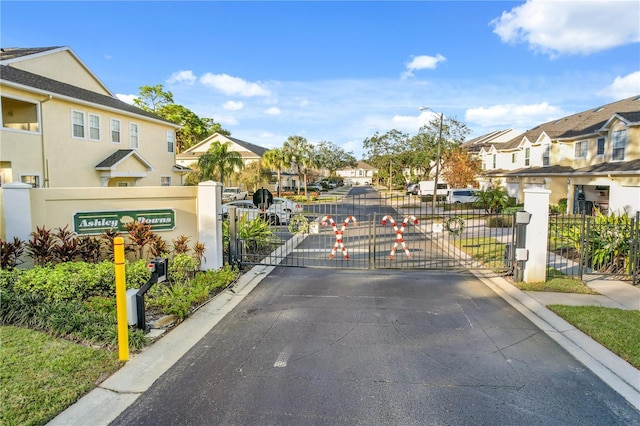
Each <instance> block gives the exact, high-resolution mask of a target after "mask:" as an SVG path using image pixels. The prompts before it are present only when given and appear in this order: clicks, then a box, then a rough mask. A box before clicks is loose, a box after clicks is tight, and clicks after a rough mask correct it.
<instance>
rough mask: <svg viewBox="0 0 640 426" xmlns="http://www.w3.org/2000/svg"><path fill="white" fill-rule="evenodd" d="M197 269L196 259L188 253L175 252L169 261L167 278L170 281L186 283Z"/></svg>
mask: <svg viewBox="0 0 640 426" xmlns="http://www.w3.org/2000/svg"><path fill="white" fill-rule="evenodd" d="M197 270H198V260H197V259H194V258H193V257H192V256H190V255H188V254H184V253H181V254H176V255H175V256H174V257H173V259H172V260H171V262H170V263H169V274H168V278H169V280H170V281H171V282H172V283H176V284H178V283H186V282H188V281H189V280H190V279H191V278H193V276H194V275H195V273H196V271H197Z"/></svg>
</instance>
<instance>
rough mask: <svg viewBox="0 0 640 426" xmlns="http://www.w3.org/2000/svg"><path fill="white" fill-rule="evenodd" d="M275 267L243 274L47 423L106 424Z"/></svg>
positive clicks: (65, 425)
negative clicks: (229, 287)
mask: <svg viewBox="0 0 640 426" xmlns="http://www.w3.org/2000/svg"><path fill="white" fill-rule="evenodd" d="M274 268H275V266H262V265H259V266H256V267H254V268H253V269H251V270H250V271H249V272H247V273H246V274H244V275H242V276H241V277H240V279H239V280H238V282H237V283H236V284H235V285H234V286H233V291H231V289H227V290H225V291H223V292H222V293H220V294H218V295H217V296H216V297H215V298H214V299H212V300H211V302H209V303H208V304H206V305H205V306H203V307H202V308H200V309H199V310H198V311H197V312H196V313H195V314H193V315H192V316H191V317H189V318H187V319H186V320H185V321H184V322H183V323H181V324H180V325H178V326H177V327H176V328H175V329H174V330H172V331H171V332H169V333H167V334H166V335H165V336H164V337H163V338H162V339H160V340H159V341H157V342H156V343H154V344H153V345H151V346H149V347H148V348H146V349H145V350H143V351H142V352H141V353H139V354H137V355H135V357H133V358H132V359H131V360H130V361H128V362H127V364H126V365H125V366H124V367H122V368H121V369H120V370H118V371H117V372H115V373H114V374H113V375H111V376H110V377H109V378H108V379H106V380H105V381H104V382H102V383H101V384H100V385H99V386H98V387H97V388H95V389H93V390H92V391H91V392H89V393H88V394H86V395H85V396H83V397H82V398H80V399H79V400H78V401H77V402H76V403H75V404H73V405H72V406H70V407H69V408H67V409H66V410H65V411H63V412H62V413H60V414H59V415H58V416H57V417H56V418H54V419H53V420H52V421H51V422H49V423H48V424H49V425H56V426H57V425H60V426H74V425H78V426H85V425H87V424H89V423H90V424H92V425H96V426H98V425H105V426H106V425H108V424H109V423H110V422H112V421H113V420H115V419H116V417H118V415H120V413H122V412H123V411H124V410H125V409H126V408H127V407H129V406H130V405H131V404H133V402H134V401H135V400H136V399H137V398H138V397H139V396H140V395H141V394H143V393H144V392H145V391H146V390H147V389H149V387H150V386H151V385H152V384H153V383H154V382H155V381H156V380H157V379H158V378H159V377H160V376H161V375H162V374H164V373H165V371H167V370H168V369H169V368H170V367H171V366H172V365H173V364H174V363H176V362H177V361H178V360H179V359H180V358H181V357H182V356H183V355H184V354H185V353H187V351H188V350H189V349H191V348H192V347H193V346H194V345H195V344H196V343H197V342H198V341H199V340H200V339H201V338H202V337H204V335H205V334H206V333H207V332H209V330H211V329H212V328H213V327H214V326H215V325H216V324H217V323H218V322H220V320H221V319H222V318H224V317H225V316H226V315H227V314H228V313H229V312H231V310H233V308H235V307H236V306H237V305H238V304H239V303H240V302H241V301H242V299H244V298H245V296H247V295H248V294H249V293H250V292H251V291H252V290H253V289H254V288H255V287H256V286H257V285H258V283H259V282H260V281H262V280H263V279H264V278H265V277H266V276H267V275H269V273H270V272H271V271H272V270H273V269H274Z"/></svg>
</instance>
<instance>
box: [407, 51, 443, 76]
mask: <svg viewBox="0 0 640 426" xmlns="http://www.w3.org/2000/svg"><path fill="white" fill-rule="evenodd" d="M446 60H447V58H445V57H444V56H442V55H441V54H439V53H438V54H437V55H436V56H428V55H420V56H413V57H412V59H411V61H409V62H408V63H407V65H406V67H407V70H406V71H405V72H403V73H402V78H403V79H406V78H408V77H413V71H415V70H423V69H430V70H433V69H436V67H437V66H438V63H440V62H444V61H446Z"/></svg>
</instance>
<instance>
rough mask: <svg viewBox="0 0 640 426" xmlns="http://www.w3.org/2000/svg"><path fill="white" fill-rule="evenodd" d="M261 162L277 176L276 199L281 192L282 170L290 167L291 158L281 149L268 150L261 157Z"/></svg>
mask: <svg viewBox="0 0 640 426" xmlns="http://www.w3.org/2000/svg"><path fill="white" fill-rule="evenodd" d="M262 162H263V164H264V165H265V167H269V168H271V169H275V170H276V173H277V175H278V180H277V182H278V183H277V188H276V190H277V192H278V197H279V196H280V191H281V190H282V188H280V187H281V185H282V179H281V178H282V170H283V169H286V168H289V167H291V157H290V155H289V153H288V152H287V151H285V150H284V149H282V148H275V149H270V150H269V151H267V152H265V153H264V155H263V156H262Z"/></svg>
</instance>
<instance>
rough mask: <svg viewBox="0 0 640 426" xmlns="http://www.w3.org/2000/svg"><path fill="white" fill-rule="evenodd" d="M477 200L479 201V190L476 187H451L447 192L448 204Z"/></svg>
mask: <svg viewBox="0 0 640 426" xmlns="http://www.w3.org/2000/svg"><path fill="white" fill-rule="evenodd" d="M476 201H478V191H477V190H475V189H470V188H463V189H450V190H449V192H448V193H447V204H455V203H475V202H476Z"/></svg>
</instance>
